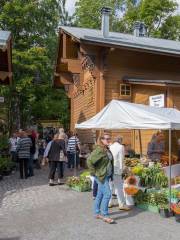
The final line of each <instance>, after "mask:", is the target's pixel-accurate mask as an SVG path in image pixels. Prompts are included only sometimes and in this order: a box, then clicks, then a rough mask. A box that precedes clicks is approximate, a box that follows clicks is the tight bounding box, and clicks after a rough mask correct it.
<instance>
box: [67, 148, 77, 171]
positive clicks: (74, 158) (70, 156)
mask: <svg viewBox="0 0 180 240" xmlns="http://www.w3.org/2000/svg"><path fill="white" fill-rule="evenodd" d="M75 162H76V167H78V166H79V162H80V160H79V153H76V154H75V153H70V152H69V153H68V168H71V167H72V168H74V166H75Z"/></svg>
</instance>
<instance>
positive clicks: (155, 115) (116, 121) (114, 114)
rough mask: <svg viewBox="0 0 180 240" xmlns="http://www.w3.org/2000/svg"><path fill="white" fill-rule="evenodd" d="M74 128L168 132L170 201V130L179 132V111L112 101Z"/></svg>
mask: <svg viewBox="0 0 180 240" xmlns="http://www.w3.org/2000/svg"><path fill="white" fill-rule="evenodd" d="M75 128H76V129H95V130H103V129H104V130H106V129H107V130H120V129H138V130H141V129H144V130H145V129H161V130H169V166H170V170H169V188H170V199H171V173H172V172H171V130H180V111H178V110H176V109H174V108H157V107H150V106H147V105H141V104H134V103H129V102H124V101H118V100H112V101H111V102H110V103H109V104H108V105H107V106H105V107H104V108H103V109H102V110H101V111H100V112H99V113H98V114H96V115H95V116H94V117H92V118H91V119H89V120H87V121H85V122H82V123H80V124H76V126H75ZM170 204H171V201H170Z"/></svg>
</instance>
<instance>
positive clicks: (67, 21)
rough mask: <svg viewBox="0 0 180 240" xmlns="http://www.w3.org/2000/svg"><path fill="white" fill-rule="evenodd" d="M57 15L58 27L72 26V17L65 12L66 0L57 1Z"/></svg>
mask: <svg viewBox="0 0 180 240" xmlns="http://www.w3.org/2000/svg"><path fill="white" fill-rule="evenodd" d="M58 9H59V15H60V16H61V18H60V25H63V26H67V25H72V22H73V16H70V15H69V13H68V11H67V10H66V0H60V1H59V8H58Z"/></svg>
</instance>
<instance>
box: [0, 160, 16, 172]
mask: <svg viewBox="0 0 180 240" xmlns="http://www.w3.org/2000/svg"><path fill="white" fill-rule="evenodd" d="M14 166H15V163H13V162H12V161H11V160H10V159H9V158H4V157H0V172H1V173H2V172H4V171H11V170H12V169H13V168H14Z"/></svg>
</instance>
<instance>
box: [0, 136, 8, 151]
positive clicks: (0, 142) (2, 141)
mask: <svg viewBox="0 0 180 240" xmlns="http://www.w3.org/2000/svg"><path fill="white" fill-rule="evenodd" d="M8 149H9V142H8V137H6V136H0V152H1V151H5V150H8Z"/></svg>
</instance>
